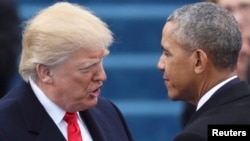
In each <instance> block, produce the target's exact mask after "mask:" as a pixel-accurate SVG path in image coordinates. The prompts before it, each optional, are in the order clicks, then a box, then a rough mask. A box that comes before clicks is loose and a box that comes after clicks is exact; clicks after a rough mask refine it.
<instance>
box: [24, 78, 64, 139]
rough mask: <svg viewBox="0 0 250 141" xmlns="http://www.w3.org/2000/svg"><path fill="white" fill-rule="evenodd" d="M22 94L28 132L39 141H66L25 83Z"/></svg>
mask: <svg viewBox="0 0 250 141" xmlns="http://www.w3.org/2000/svg"><path fill="white" fill-rule="evenodd" d="M21 88H22V91H21V92H20V94H19V95H20V101H19V104H20V108H21V110H22V112H23V117H24V120H25V125H26V126H27V129H28V132H29V133H30V134H33V135H34V136H37V137H35V138H36V140H37V141H52V140H53V141H66V140H65V138H64V136H63V135H62V133H61V132H60V130H59V129H58V127H57V126H56V124H55V123H54V122H53V120H52V119H51V118H50V116H49V115H48V113H47V112H46V111H45V109H44V108H43V106H42V105H41V104H40V102H39V101H38V99H37V98H36V96H35V94H34V93H33V91H32V89H31V87H30V85H29V84H28V83H25V82H23V84H22V85H21Z"/></svg>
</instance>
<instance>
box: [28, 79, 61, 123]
mask: <svg viewBox="0 0 250 141" xmlns="http://www.w3.org/2000/svg"><path fill="white" fill-rule="evenodd" d="M29 82H30V85H31V88H32V90H33V92H34V93H35V95H36V97H37V98H38V100H39V101H40V103H41V104H42V106H43V107H44V108H45V110H46V111H47V113H48V114H49V116H50V117H51V118H52V120H53V121H54V122H55V123H56V124H59V123H60V122H61V121H62V119H63V117H64V115H65V113H66V112H65V111H64V110H63V109H62V108H60V107H59V106H57V105H56V104H55V103H53V102H52V101H51V100H50V99H49V98H48V97H47V96H46V95H45V94H44V93H43V91H42V90H41V89H40V88H39V87H38V86H37V85H36V84H35V82H34V81H33V80H32V79H31V78H29Z"/></svg>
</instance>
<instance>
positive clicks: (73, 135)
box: [63, 112, 82, 141]
mask: <svg viewBox="0 0 250 141" xmlns="http://www.w3.org/2000/svg"><path fill="white" fill-rule="evenodd" d="M63 119H64V120H65V121H66V122H67V123H68V141H82V136H81V131H80V128H79V126H78V124H77V118H76V113H68V112H67V113H66V114H65V116H64V118H63Z"/></svg>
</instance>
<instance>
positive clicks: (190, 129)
mask: <svg viewBox="0 0 250 141" xmlns="http://www.w3.org/2000/svg"><path fill="white" fill-rule="evenodd" d="M249 110H250V87H249V86H248V84H247V83H246V82H243V81H240V80H239V79H238V78H235V79H233V80H231V81H230V82H228V83H227V84H225V85H224V86H222V87H221V88H220V89H219V90H217V91H216V92H215V93H214V95H213V96H212V97H211V98H210V99H209V100H208V101H207V102H206V103H205V104H204V105H203V106H202V107H201V108H200V109H199V110H198V111H197V112H195V113H194V114H193V116H192V117H191V119H190V120H189V122H188V123H187V125H186V126H185V128H184V129H183V130H182V131H181V132H180V134H178V135H177V136H176V138H175V139H174V141H206V140H207V138H208V137H207V136H208V130H207V129H208V125H210V124H250V111H249Z"/></svg>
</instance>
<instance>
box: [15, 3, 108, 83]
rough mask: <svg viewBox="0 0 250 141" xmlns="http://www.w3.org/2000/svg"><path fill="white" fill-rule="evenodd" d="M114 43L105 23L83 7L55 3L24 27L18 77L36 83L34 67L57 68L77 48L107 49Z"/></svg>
mask: <svg viewBox="0 0 250 141" xmlns="http://www.w3.org/2000/svg"><path fill="white" fill-rule="evenodd" d="M112 42H113V36H112V32H111V31H110V30H109V29H108V26H107V24H106V23H104V22H103V21H102V20H101V19H99V18H98V17H96V16H95V15H94V14H93V13H92V12H91V11H89V10H88V9H87V8H86V7H82V6H79V5H77V4H71V3H68V2H58V3H55V4H54V5H52V6H50V7H48V8H46V9H44V10H42V11H40V12H39V13H38V14H37V16H35V17H34V18H32V19H31V20H29V21H28V22H27V23H26V28H25V30H24V32H23V41H22V47H23V48H22V49H23V50H22V54H21V61H20V64H19V73H20V75H21V76H22V78H23V79H24V80H25V81H28V78H29V77H32V78H34V79H36V77H37V74H36V65H37V64H44V65H48V66H53V65H57V64H59V63H60V62H62V61H63V60H64V59H65V58H67V56H69V55H70V53H72V52H73V51H74V50H75V49H77V48H80V47H82V48H87V49H100V48H108V47H109V46H110V44H111V43H112Z"/></svg>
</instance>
